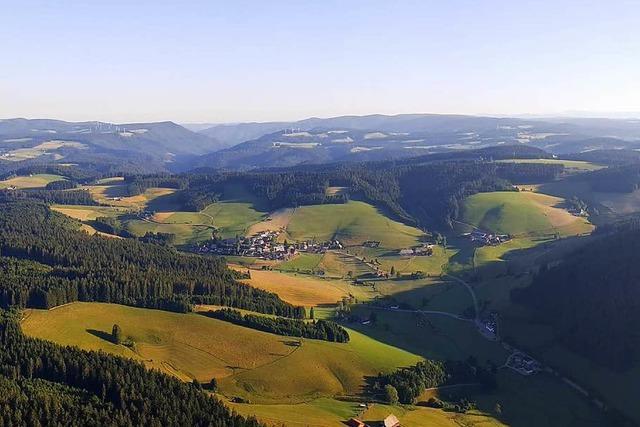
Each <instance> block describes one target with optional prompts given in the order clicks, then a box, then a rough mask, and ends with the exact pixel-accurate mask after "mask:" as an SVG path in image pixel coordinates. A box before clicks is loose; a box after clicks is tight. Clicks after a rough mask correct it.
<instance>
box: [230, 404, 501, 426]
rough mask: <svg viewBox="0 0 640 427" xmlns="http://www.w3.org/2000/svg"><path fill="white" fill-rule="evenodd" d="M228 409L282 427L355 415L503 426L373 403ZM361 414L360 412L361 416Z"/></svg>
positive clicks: (338, 421)
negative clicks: (362, 404)
mask: <svg viewBox="0 0 640 427" xmlns="http://www.w3.org/2000/svg"><path fill="white" fill-rule="evenodd" d="M230 406H231V407H232V408H233V409H234V410H236V411H237V412H239V413H240V414H243V415H247V416H249V415H256V416H257V417H258V418H259V419H260V420H261V421H263V422H266V423H267V425H268V426H270V427H280V426H282V425H287V426H298V427H303V426H304V427H334V426H340V425H344V424H343V422H344V421H346V420H348V419H349V418H351V417H353V416H354V415H356V414H358V418H359V419H362V420H364V421H366V422H367V423H368V424H369V425H376V424H375V423H376V422H380V421H381V420H383V419H384V418H385V417H386V416H387V415H389V414H394V415H396V416H397V417H398V419H399V420H400V422H401V423H402V425H403V426H407V427H440V426H442V427H459V426H497V425H503V424H501V423H500V422H498V421H496V420H495V419H493V418H491V417H490V416H488V415H485V414H483V413H481V412H480V411H470V412H468V413H466V414H456V413H449V412H444V411H440V410H437V409H431V408H421V407H416V406H389V405H381V404H374V405H371V406H370V407H369V408H368V409H366V410H365V411H364V412H363V411H362V408H359V407H358V405H357V404H355V403H353V402H345V401H341V400H336V399H329V398H321V399H316V400H312V401H310V402H306V403H300V404H296V405H286V404H285V405H239V404H230ZM361 412H362V413H361Z"/></svg>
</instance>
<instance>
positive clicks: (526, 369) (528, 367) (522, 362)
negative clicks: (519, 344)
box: [506, 351, 542, 375]
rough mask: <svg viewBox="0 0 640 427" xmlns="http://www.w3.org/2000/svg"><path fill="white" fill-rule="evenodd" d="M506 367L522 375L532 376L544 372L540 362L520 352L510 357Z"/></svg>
mask: <svg viewBox="0 0 640 427" xmlns="http://www.w3.org/2000/svg"><path fill="white" fill-rule="evenodd" d="M506 366H507V367H508V368H511V369H513V370H514V371H516V372H518V373H519V374H521V375H532V374H535V373H536V372H539V371H541V370H542V365H541V364H540V362H538V361H537V360H535V359H534V358H532V357H531V356H528V355H526V354H524V353H521V352H519V351H515V352H513V354H511V355H510V356H509V358H508V359H507V363H506Z"/></svg>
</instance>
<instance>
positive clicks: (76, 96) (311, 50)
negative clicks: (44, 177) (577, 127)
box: [0, 0, 640, 123]
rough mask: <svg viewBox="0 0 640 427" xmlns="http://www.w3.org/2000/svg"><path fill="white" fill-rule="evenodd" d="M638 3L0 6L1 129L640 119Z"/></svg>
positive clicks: (244, 0)
mask: <svg viewBox="0 0 640 427" xmlns="http://www.w3.org/2000/svg"><path fill="white" fill-rule="evenodd" d="M639 18H640V1H618V0H609V1H606V2H605V1H589V0H582V1H564V0H558V1H536V2H533V1H521V0H518V1H513V0H510V1H493V0H476V1H461V0H449V1H442V0H438V1H430V0H422V1H403V0H397V1H391V0H386V1H376V0H368V1H360V0H341V1H338V0H335V1H334V0H322V1H305V0H288V1H285V0H282V1H278V0H270V1H264V0H262V1H248V0H234V1H231V0H230V1H189V0H184V1H163V0H155V1H146V0H137V1H118V0H115V1H97V0H84V1H65V0H57V1H30V0H20V1H6V0H0V47H1V48H0V118H9V117H29V118H58V119H63V120H77V121H79V120H103V121H111V122H134V121H160V120H173V121H176V122H182V123H185V122H188V123H198V122H207V123H220V122H238V121H270V120H294V119H302V118H306V117H312V116H315V117H330V116H337V115H344V114H372V113H381V114H399V113H418V112H421V113H460V114H488V115H515V114H558V113H563V112H567V111H574V112H592V113H593V112H596V113H597V112H602V114H603V115H605V114H608V113H612V112H622V113H623V114H624V113H625V112H640V25H638V19H639Z"/></svg>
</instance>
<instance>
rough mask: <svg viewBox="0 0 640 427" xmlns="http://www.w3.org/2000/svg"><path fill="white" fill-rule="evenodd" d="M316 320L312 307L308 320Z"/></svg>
mask: <svg viewBox="0 0 640 427" xmlns="http://www.w3.org/2000/svg"><path fill="white" fill-rule="evenodd" d="M315 318H316V313H315V311H314V310H313V307H311V310H309V319H311V320H313V319H315Z"/></svg>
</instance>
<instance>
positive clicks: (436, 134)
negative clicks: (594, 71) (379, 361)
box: [193, 114, 640, 170]
mask: <svg viewBox="0 0 640 427" xmlns="http://www.w3.org/2000/svg"><path fill="white" fill-rule="evenodd" d="M201 132H202V133H204V134H206V135H210V136H213V137H215V138H219V139H221V140H225V141H226V142H228V143H229V144H237V145H233V146H232V147H231V148H228V149H225V150H221V151H218V152H216V153H212V154H207V155H204V156H202V157H201V158H200V159H197V160H196V161H195V162H194V163H193V166H194V167H211V168H221V169H239V170H247V169H253V168H261V167H287V166H292V165H298V164H318V163H328V162H336V161H338V162H344V161H347V162H348V161H367V160H383V159H401V158H407V157H414V156H420V155H424V154H433V153H440V152H446V151H456V150H467V149H478V148H483V147H490V146H499V145H511V144H524V145H528V146H532V147H537V148H541V149H544V150H546V151H549V152H551V153H554V154H567V153H579V152H584V151H588V150H598V149H633V148H636V147H638V146H640V121H635V120H610V119H557V120H554V121H542V120H529V119H520V118H504V117H480V116H464V115H440V114H402V115H396V116H386V115H379V114H375V115H368V116H341V117H333V118H327V119H321V118H310V119H305V120H300V121H296V122H271V123H240V124H235V125H232V124H228V125H217V126H214V127H212V128H209V129H205V130H203V131H201ZM248 137H253V138H254V139H251V140H248V141H245V142H241V143H240V141H241V140H242V139H245V138H248Z"/></svg>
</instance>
